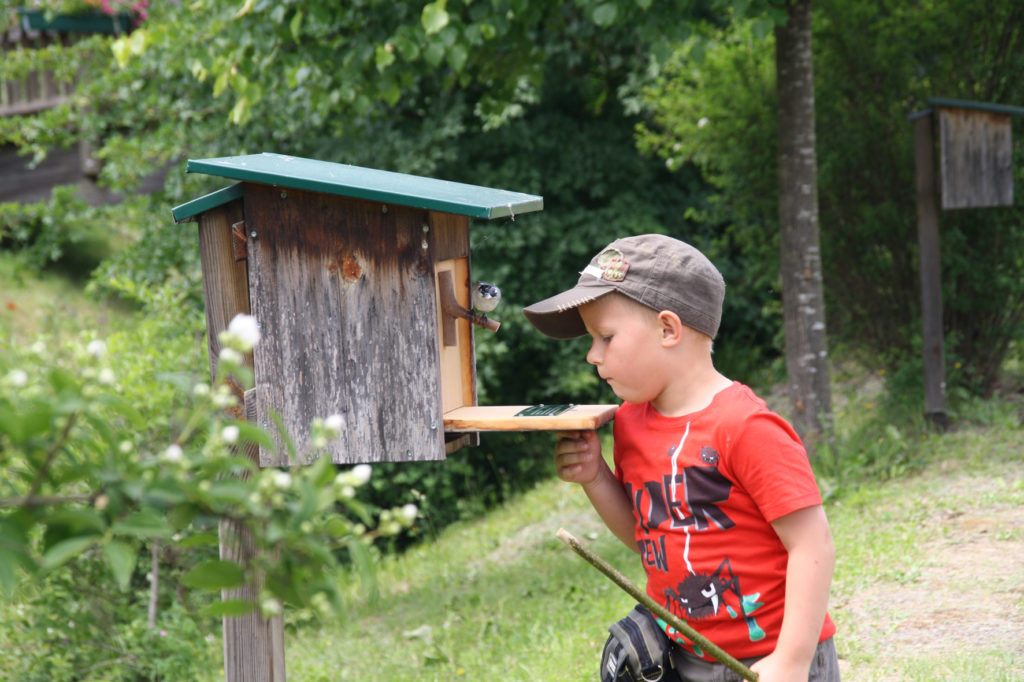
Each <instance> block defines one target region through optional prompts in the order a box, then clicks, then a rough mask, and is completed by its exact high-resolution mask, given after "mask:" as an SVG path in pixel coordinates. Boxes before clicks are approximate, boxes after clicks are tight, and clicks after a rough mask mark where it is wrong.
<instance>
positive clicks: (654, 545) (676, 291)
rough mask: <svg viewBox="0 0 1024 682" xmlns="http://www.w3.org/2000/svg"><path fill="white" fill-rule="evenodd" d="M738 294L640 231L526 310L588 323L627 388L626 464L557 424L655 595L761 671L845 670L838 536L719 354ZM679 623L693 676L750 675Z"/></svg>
mask: <svg viewBox="0 0 1024 682" xmlns="http://www.w3.org/2000/svg"><path fill="white" fill-rule="evenodd" d="M724 297H725V282H724V281H723V279H722V275H721V274H720V273H719V272H718V270H717V269H716V268H715V266H714V265H712V264H711V262H710V261H709V260H708V259H707V258H706V257H705V256H704V255H703V254H702V253H700V251H698V250H697V249H695V248H693V247H692V246H690V245H688V244H685V243H683V242H681V241H678V240H676V239H672V238H670V237H666V236H663V235H641V236H637V237H628V238H625V239H619V240H616V241H614V242H612V243H611V244H610V245H609V246H608V247H606V248H605V249H604V250H602V251H601V252H600V253H599V254H598V255H597V256H595V257H594V258H593V259H592V260H591V262H590V264H589V265H588V266H587V267H586V269H584V270H583V272H582V273H581V275H580V279H579V282H578V283H577V284H576V286H575V287H573V288H572V289H570V290H568V291H565V292H563V293H561V294H558V295H556V296H553V297H551V298H548V299H545V300H543V301H541V302H539V303H535V304H534V305H532V306H529V307H527V308H526V309H524V311H523V312H524V313H525V315H526V317H527V319H529V321H530V322H531V324H533V325H534V326H535V327H536V328H537V329H538V330H540V331H541V332H542V333H544V334H546V335H547V336H551V337H553V338H559V339H563V338H574V337H577V336H582V335H583V334H586V333H589V334H590V335H591V337H592V339H593V340H592V343H591V347H590V351H589V352H588V353H587V362H589V363H591V364H593V365H595V366H596V368H597V372H598V374H599V375H600V376H601V378H602V379H604V380H605V381H607V382H608V384H609V385H610V386H611V388H612V390H613V391H614V392H615V394H616V395H617V396H618V397H619V398H621V399H622V400H623V404H622V405H621V406H620V407H619V409H618V411H617V412H616V415H615V424H614V437H615V445H614V464H615V469H614V472H613V471H612V470H611V469H610V468H609V467H608V465H607V464H606V463H605V460H604V458H603V457H602V455H601V446H600V442H599V440H598V437H597V434H596V433H594V432H593V431H587V432H571V433H560V434H558V438H559V440H558V442H557V444H556V446H555V466H556V467H557V470H558V475H559V477H560V478H562V480H565V481H569V482H575V483H579V484H580V485H581V486H582V487H583V490H584V491H585V492H586V494H587V496H588V498H589V499H590V501H591V504H593V506H594V508H595V509H596V510H597V512H598V514H599V515H600V516H601V518H602V520H603V521H604V522H605V524H606V525H607V526H608V528H609V529H610V530H611V531H612V532H613V533H614V534H615V535H616V536H617V537H618V538H619V539H620V540H622V541H623V542H624V543H626V545H627V546H629V547H630V548H632V549H633V550H634V551H636V552H638V553H639V554H640V558H641V561H642V563H643V566H644V570H645V571H646V573H647V593H648V594H649V595H650V596H651V598H652V599H654V600H655V601H657V602H659V603H661V604H664V605H665V606H666V608H668V609H669V610H670V611H672V612H673V613H674V614H676V615H678V616H679V617H681V618H684V619H686V620H687V621H688V622H690V623H691V624H692V625H693V626H694V627H695V628H696V629H697V631H698V632H700V633H701V634H702V635H704V636H706V637H707V638H708V639H709V640H711V641H712V642H714V643H715V644H717V645H718V646H720V647H722V648H723V649H724V650H726V651H727V652H729V653H730V654H731V655H732V656H734V657H736V658H739V659H740V660H741V661H743V662H744V663H745V664H747V665H748V666H750V667H751V668H752V669H753V670H754V671H755V672H757V673H758V674H759V676H760V682H779V681H781V680H786V681H787V682H789V681H796V680H799V681H800V682H804V681H806V680H813V681H815V682H816V681H818V680H822V681H826V680H827V681H828V682H832V681H833V680H838V679H839V671H838V663H837V659H836V654H835V647H834V644H833V642H832V635H833V633H834V632H835V625H834V624H833V623H832V620H831V618H829V616H828V614H827V613H826V606H827V602H828V592H829V586H830V584H831V580H832V569H833V564H834V548H833V544H832V536H831V533H830V531H829V526H828V521H827V519H826V518H825V513H824V511H823V509H822V505H821V496H820V494H819V492H818V488H817V485H816V483H815V480H814V475H813V473H812V472H811V468H810V465H809V463H808V461H807V454H806V452H805V450H804V448H803V445H802V444H801V442H800V439H799V437H798V436H797V435H796V433H795V432H794V431H793V429H792V428H791V427H790V425H789V424H788V423H787V422H786V421H785V420H783V419H782V418H781V417H779V416H778V415H776V414H774V413H773V412H771V411H770V410H769V409H768V408H767V407H766V406H765V403H764V402H763V401H762V400H761V399H760V398H758V397H757V396H755V395H754V394H753V392H752V391H751V390H750V389H749V388H747V387H746V386H744V385H742V384H740V383H738V382H733V381H730V380H729V379H727V378H725V377H724V376H722V375H721V374H720V373H719V372H718V371H717V370H716V369H715V367H714V365H713V363H712V359H711V352H712V339H714V337H715V334H716V333H717V331H718V324H719V321H720V319H721V314H722V300H723V299H724ZM661 625H662V626H664V625H665V624H664V623H661ZM666 632H667V634H668V635H669V637H670V638H671V639H672V641H673V642H674V644H673V646H672V647H671V659H672V663H673V664H674V666H675V669H676V672H677V673H678V674H679V675H680V676H681V677H682V679H683V680H694V681H697V680H733V679H735V680H739V679H740V678H739V677H738V676H736V675H735V673H733V672H732V671H730V670H729V669H727V668H725V666H723V665H721V664H718V663H716V662H714V659H713V658H711V657H710V656H708V655H707V654H705V652H703V651H701V650H700V649H699V648H695V647H694V645H693V644H692V643H691V642H689V641H688V640H686V639H685V638H684V637H682V635H680V634H678V633H675V632H674V630H672V629H671V628H667V630H666Z"/></svg>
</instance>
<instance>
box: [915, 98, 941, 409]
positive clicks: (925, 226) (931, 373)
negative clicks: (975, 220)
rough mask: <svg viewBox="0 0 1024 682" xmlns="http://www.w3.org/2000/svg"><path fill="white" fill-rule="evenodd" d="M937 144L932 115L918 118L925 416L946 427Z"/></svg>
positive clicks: (916, 161)
mask: <svg viewBox="0 0 1024 682" xmlns="http://www.w3.org/2000/svg"><path fill="white" fill-rule="evenodd" d="M934 145H935V142H934V137H933V135H932V114H931V112H928V113H925V114H923V115H920V116H918V117H917V118H916V119H915V120H914V150H915V154H914V157H915V158H914V165H915V175H916V180H917V243H918V261H919V262H918V266H919V269H920V273H921V323H922V344H923V346H924V396H925V417H926V418H927V419H928V420H929V421H930V422H931V423H932V424H934V425H935V426H937V427H938V428H940V429H945V428H946V427H948V426H949V417H948V415H947V413H946V359H945V350H944V345H943V343H944V342H943V335H942V281H941V275H940V267H939V264H940V256H939V208H938V205H939V203H938V198H937V197H936V182H935V146H934Z"/></svg>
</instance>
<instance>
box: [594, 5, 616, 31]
mask: <svg viewBox="0 0 1024 682" xmlns="http://www.w3.org/2000/svg"><path fill="white" fill-rule="evenodd" d="M618 15H619V8H618V7H616V6H615V4H614V3H611V2H606V3H604V4H603V5H598V6H597V8H596V9H594V23H595V24H597V25H598V26H600V27H601V28H608V27H609V26H611V25H612V24H614V23H615V18H616V17H617V16H618Z"/></svg>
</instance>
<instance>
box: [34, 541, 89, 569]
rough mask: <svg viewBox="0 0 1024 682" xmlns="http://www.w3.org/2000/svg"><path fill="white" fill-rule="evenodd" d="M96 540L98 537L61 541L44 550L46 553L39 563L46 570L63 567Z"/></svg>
mask: <svg viewBox="0 0 1024 682" xmlns="http://www.w3.org/2000/svg"><path fill="white" fill-rule="evenodd" d="M97 539H98V536H96V535H80V536H78V537H74V538H68V539H67V540H61V541H60V542H58V543H56V544H55V545H53V546H52V547H50V549H48V550H46V553H45V554H43V558H42V560H41V561H40V562H39V563H40V565H41V566H42V567H43V568H44V569H46V570H51V569H54V568H57V567H58V566H63V565H64V564H66V563H67V562H69V561H71V560H72V559H74V558H75V557H76V556H78V555H79V554H81V553H82V552H84V551H85V550H87V549H88V548H89V547H91V546H92V545H94V544H95V543H96V540H97Z"/></svg>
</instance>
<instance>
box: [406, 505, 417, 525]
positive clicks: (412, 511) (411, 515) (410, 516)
mask: <svg viewBox="0 0 1024 682" xmlns="http://www.w3.org/2000/svg"><path fill="white" fill-rule="evenodd" d="M419 513H420V510H419V509H418V508H417V507H416V505H415V504H407V505H405V506H403V507H402V517H403V518H404V519H405V520H406V521H408V522H409V523H412V522H413V521H415V520H416V517H417V516H419Z"/></svg>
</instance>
